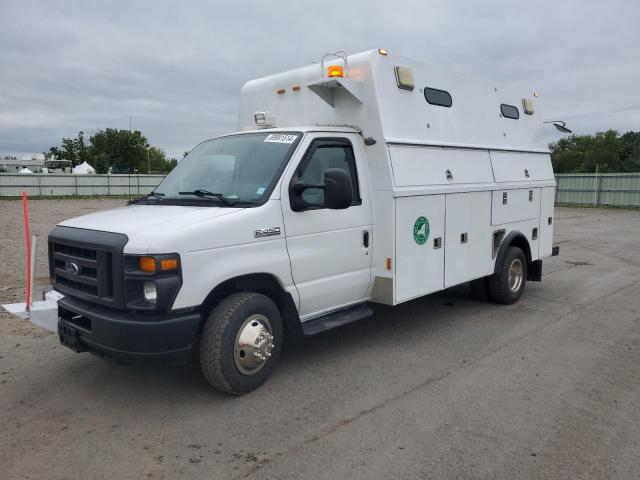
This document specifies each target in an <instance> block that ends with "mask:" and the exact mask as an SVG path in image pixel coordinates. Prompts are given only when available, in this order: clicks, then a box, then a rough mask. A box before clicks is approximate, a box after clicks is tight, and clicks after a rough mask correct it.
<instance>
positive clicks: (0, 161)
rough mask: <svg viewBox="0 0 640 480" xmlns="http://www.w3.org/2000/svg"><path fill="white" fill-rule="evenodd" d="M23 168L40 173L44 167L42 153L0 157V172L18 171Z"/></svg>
mask: <svg viewBox="0 0 640 480" xmlns="http://www.w3.org/2000/svg"><path fill="white" fill-rule="evenodd" d="M23 168H28V169H29V170H31V171H32V172H34V173H41V172H42V169H43V168H44V155H41V154H40V155H33V156H31V157H28V156H22V157H15V156H10V155H7V156H4V157H0V172H3V173H18V172H19V171H20V170H22V169H23Z"/></svg>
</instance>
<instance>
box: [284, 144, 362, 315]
mask: <svg viewBox="0 0 640 480" xmlns="http://www.w3.org/2000/svg"><path fill="white" fill-rule="evenodd" d="M360 145H361V139H360V138H359V137H358V136H356V135H354V134H341V135H339V136H333V135H330V134H319V133H316V134H308V135H307V136H306V138H305V140H304V142H303V145H301V147H302V148H301V149H300V151H302V152H304V153H303V154H302V156H301V157H298V158H296V159H294V161H293V162H292V168H290V169H289V170H288V172H287V177H286V178H285V181H284V182H283V184H282V192H281V198H282V209H283V215H284V224H285V233H286V241H287V249H288V251H289V258H290V261H291V270H292V273H293V281H294V283H295V285H296V287H297V289H298V293H299V295H300V308H299V310H300V318H301V319H302V320H303V321H304V320H305V319H309V318H312V317H315V316H319V315H321V314H323V313H327V312H329V311H331V310H336V309H339V308H342V307H347V306H349V305H354V304H358V303H362V302H364V301H366V300H367V299H368V296H369V285H370V283H371V254H370V252H371V248H372V245H371V241H372V239H373V236H372V234H371V227H372V221H371V203H370V199H369V191H368V187H367V182H366V175H365V173H366V171H365V170H364V168H363V167H364V165H363V157H362V153H361V151H360V150H359V146H360ZM329 168H342V169H344V170H346V171H347V172H348V173H349V175H350V177H351V184H352V187H353V200H352V203H351V205H350V206H349V207H348V208H345V209H342V210H330V209H328V208H325V207H324V192H323V190H322V189H318V188H310V189H307V190H305V191H304V193H302V195H303V199H304V200H305V201H306V203H307V204H308V205H309V206H308V207H307V208H305V209H304V210H303V211H294V210H293V209H292V205H291V196H293V195H295V194H294V193H293V192H292V189H291V185H292V184H293V183H295V182H296V181H302V182H304V183H306V184H316V185H319V184H322V183H323V181H324V172H325V171H326V170H327V169H329Z"/></svg>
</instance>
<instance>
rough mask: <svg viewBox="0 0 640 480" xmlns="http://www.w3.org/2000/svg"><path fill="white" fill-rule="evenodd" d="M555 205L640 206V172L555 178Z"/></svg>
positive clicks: (571, 175) (585, 174) (564, 175)
mask: <svg viewBox="0 0 640 480" xmlns="http://www.w3.org/2000/svg"><path fill="white" fill-rule="evenodd" d="M556 183H557V187H556V203H557V204H566V205H589V206H594V207H597V206H616V207H640V173H602V174H595V173H576V174H558V175H556Z"/></svg>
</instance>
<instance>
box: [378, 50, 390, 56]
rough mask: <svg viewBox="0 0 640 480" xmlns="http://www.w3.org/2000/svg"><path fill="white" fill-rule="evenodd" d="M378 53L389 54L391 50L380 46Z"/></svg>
mask: <svg viewBox="0 0 640 480" xmlns="http://www.w3.org/2000/svg"><path fill="white" fill-rule="evenodd" d="M378 53H379V54H380V55H388V54H389V52H388V51H387V49H386V48H379V49H378Z"/></svg>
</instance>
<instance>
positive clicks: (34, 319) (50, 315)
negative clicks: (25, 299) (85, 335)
mask: <svg viewBox="0 0 640 480" xmlns="http://www.w3.org/2000/svg"><path fill="white" fill-rule="evenodd" d="M63 297H64V295H62V294H61V293H58V292H56V291H55V290H49V291H48V292H47V293H46V294H45V296H44V300H43V301H40V302H33V303H32V304H31V306H30V307H29V310H28V311H27V306H26V304H25V303H10V304H7V305H2V306H3V307H4V309H5V310H6V311H7V312H9V313H11V314H13V315H16V316H18V317H20V318H22V319H23V320H29V321H30V322H31V323H33V324H35V325H38V326H39V327H42V328H44V329H45V330H49V331H50V332H53V333H58V300H60V299H61V298H63Z"/></svg>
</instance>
